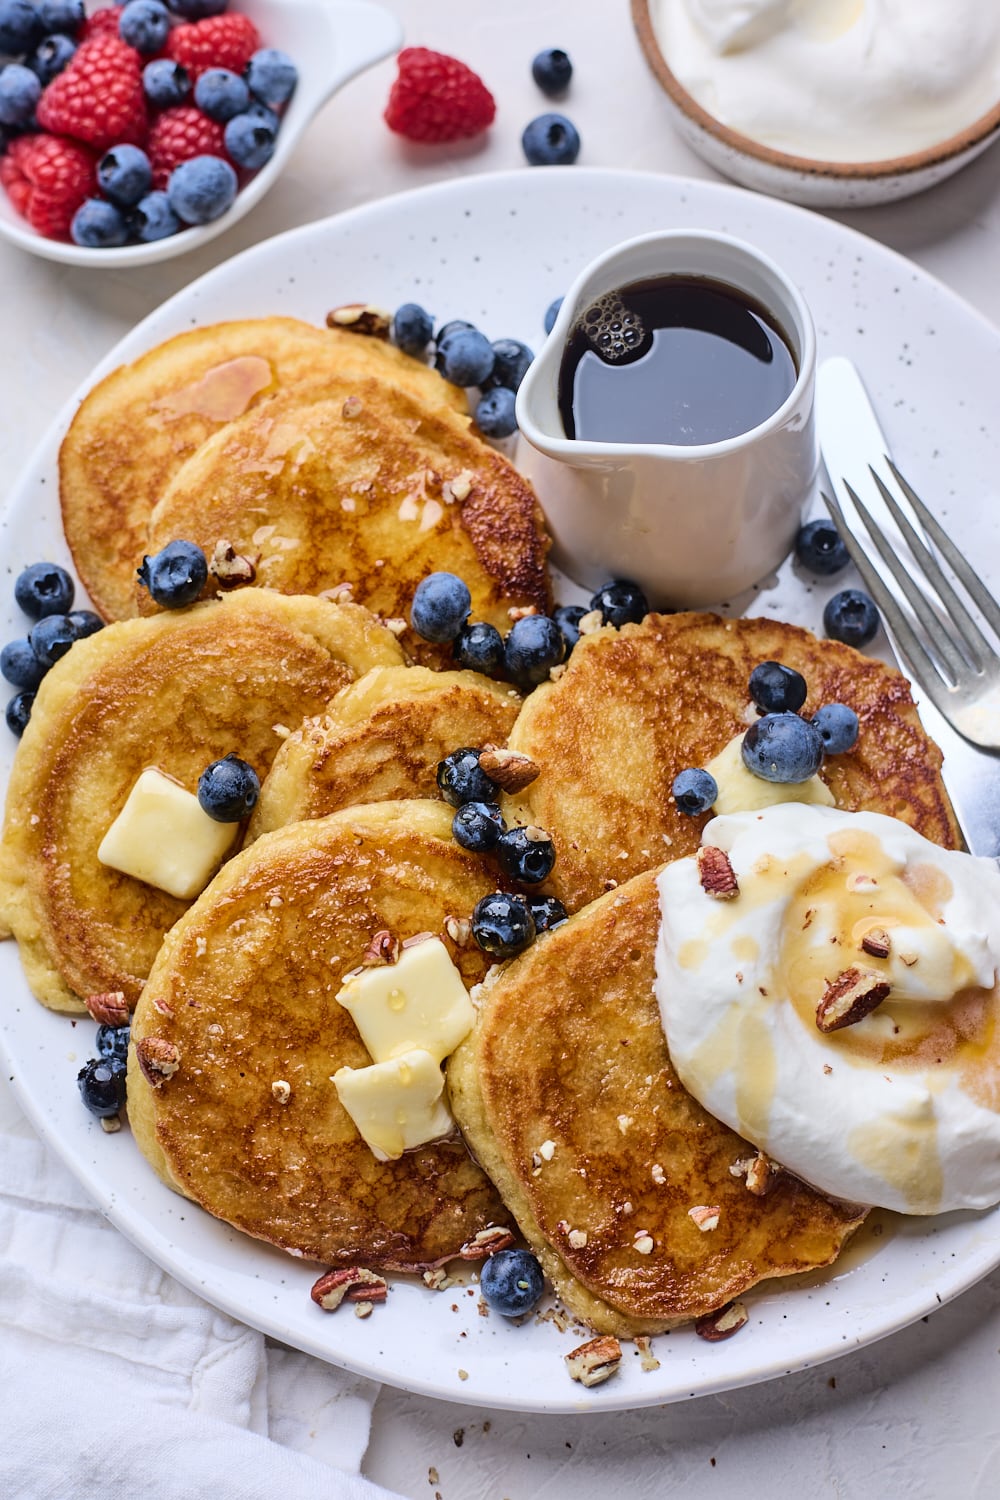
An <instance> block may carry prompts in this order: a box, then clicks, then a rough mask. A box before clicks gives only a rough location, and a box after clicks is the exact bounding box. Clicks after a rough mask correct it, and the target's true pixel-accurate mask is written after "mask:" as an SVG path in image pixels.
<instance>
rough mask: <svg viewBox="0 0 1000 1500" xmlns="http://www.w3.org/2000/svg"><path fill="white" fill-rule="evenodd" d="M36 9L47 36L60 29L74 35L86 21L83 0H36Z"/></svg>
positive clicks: (64, 33) (66, 34)
mask: <svg viewBox="0 0 1000 1500" xmlns="http://www.w3.org/2000/svg"><path fill="white" fill-rule="evenodd" d="M35 10H36V11H37V12H38V19H39V20H40V21H41V23H42V26H43V27H44V30H45V35H46V36H51V35H52V33H53V32H54V31H60V32H62V33H63V35H65V36H67V37H74V36H76V34H77V32H78V31H79V30H80V27H81V26H82V25H83V22H84V9H83V0H35Z"/></svg>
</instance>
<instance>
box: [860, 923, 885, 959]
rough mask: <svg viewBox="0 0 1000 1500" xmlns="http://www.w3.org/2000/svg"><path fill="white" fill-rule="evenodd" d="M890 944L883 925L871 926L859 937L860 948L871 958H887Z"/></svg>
mask: <svg viewBox="0 0 1000 1500" xmlns="http://www.w3.org/2000/svg"><path fill="white" fill-rule="evenodd" d="M891 946H892V945H891V943H890V942H889V934H888V933H887V932H886V930H885V928H884V927H872V928H871V929H870V930H869V931H868V932H866V933H865V935H864V937H863V938H862V939H861V947H862V950H863V951H864V952H865V953H867V954H868V955H869V956H870V957H871V958H888V957H889V949H890V947H891Z"/></svg>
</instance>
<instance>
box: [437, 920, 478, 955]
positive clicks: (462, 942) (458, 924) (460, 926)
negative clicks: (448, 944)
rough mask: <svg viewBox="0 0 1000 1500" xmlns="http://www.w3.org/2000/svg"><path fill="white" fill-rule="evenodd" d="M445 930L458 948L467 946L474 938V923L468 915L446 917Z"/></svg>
mask: <svg viewBox="0 0 1000 1500" xmlns="http://www.w3.org/2000/svg"><path fill="white" fill-rule="evenodd" d="M444 930H445V932H446V934H447V935H448V937H450V938H451V940H452V942H453V943H454V944H455V946H456V948H467V947H468V945H469V942H470V940H471V938H472V923H471V922H470V921H469V919H468V917H445V919H444Z"/></svg>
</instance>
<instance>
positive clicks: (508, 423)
mask: <svg viewBox="0 0 1000 1500" xmlns="http://www.w3.org/2000/svg"><path fill="white" fill-rule="evenodd" d="M514 401H515V396H514V392H513V391H509V390H508V389H507V388H506V386H503V385H498V386H495V387H494V389H493V390H491V391H487V392H486V394H485V396H480V398H479V400H478V401H477V402H476V426H477V427H478V428H479V431H480V432H481V433H482V434H483V437H488V438H509V437H510V435H511V433H514V432H516V431H517V417H516V416H515V415H514Z"/></svg>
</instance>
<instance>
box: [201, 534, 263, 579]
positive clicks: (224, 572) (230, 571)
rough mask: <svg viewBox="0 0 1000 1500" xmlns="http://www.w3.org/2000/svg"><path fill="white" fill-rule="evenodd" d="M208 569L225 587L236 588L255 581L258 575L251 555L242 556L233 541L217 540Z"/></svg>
mask: <svg viewBox="0 0 1000 1500" xmlns="http://www.w3.org/2000/svg"><path fill="white" fill-rule="evenodd" d="M208 571H209V572H210V573H211V575H212V577H213V578H215V579H216V580H217V581H218V584H219V587H220V588H224V589H235V588H239V587H240V585H241V584H244V583H253V581H254V579H255V578H256V577H257V569H256V568H255V567H254V565H253V563H252V562H251V561H250V559H249V557H242V556H241V555H240V554H239V553H238V552H237V550H236V548H235V547H234V546H233V544H232V542H227V541H219V542H216V544H215V551H214V552H213V553H212V561H211V562H210V563H209V565H208Z"/></svg>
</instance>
